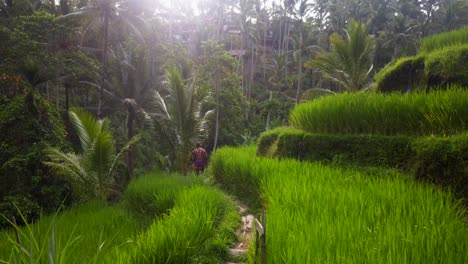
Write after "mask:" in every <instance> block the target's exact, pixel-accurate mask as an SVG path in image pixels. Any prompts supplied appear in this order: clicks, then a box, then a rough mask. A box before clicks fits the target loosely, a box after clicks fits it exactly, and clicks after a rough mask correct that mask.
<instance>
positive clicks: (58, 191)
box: [0, 92, 73, 227]
mask: <svg viewBox="0 0 468 264" xmlns="http://www.w3.org/2000/svg"><path fill="white" fill-rule="evenodd" d="M0 134H1V135H2V136H1V138H0V164H1V166H0V204H1V205H0V207H2V213H5V214H7V217H8V218H10V217H12V216H14V217H15V218H16V219H17V220H18V221H20V219H21V217H20V216H19V215H18V214H17V210H16V208H15V207H14V206H13V203H11V202H10V201H9V200H8V199H12V197H28V198H27V201H25V202H26V203H25V204H18V206H20V207H21V209H23V210H25V211H24V212H25V216H26V220H27V221H31V220H33V219H34V218H35V217H37V216H38V215H39V213H40V209H42V210H44V211H45V212H53V211H55V210H56V209H57V208H58V207H59V206H60V205H61V204H62V203H63V202H64V201H65V204H70V203H71V201H72V198H73V197H72V196H73V193H72V192H71V188H70V187H69V184H68V182H67V181H65V180H64V179H63V178H61V177H60V176H59V175H58V174H56V173H54V172H52V171H50V169H49V168H48V167H47V166H45V165H44V164H43V162H44V161H46V160H47V157H46V156H45V155H44V154H43V150H44V149H45V148H46V147H48V146H54V147H57V148H65V149H66V148H68V145H67V144H66V142H65V129H64V127H63V123H62V120H61V118H60V116H59V114H58V112H57V111H56V110H55V109H54V108H53V107H52V106H51V105H50V104H49V103H48V102H47V101H46V100H45V99H43V98H42V97H40V96H38V95H34V94H33V93H32V92H29V93H28V94H27V95H21V96H16V97H13V98H7V97H5V96H0ZM8 197H9V198H8ZM66 197H67V199H66ZM15 199H17V198H14V199H13V200H15ZM25 199H26V198H25ZM23 205H24V206H23ZM26 207H27V208H26ZM5 225H7V223H6V221H5V220H4V219H3V218H0V227H2V226H5Z"/></svg>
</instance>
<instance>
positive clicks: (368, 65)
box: [308, 20, 375, 92]
mask: <svg viewBox="0 0 468 264" xmlns="http://www.w3.org/2000/svg"><path fill="white" fill-rule="evenodd" d="M330 43H331V49H332V50H331V52H329V53H322V54H319V55H318V56H317V57H316V58H315V60H314V61H312V62H309V63H308V66H309V67H312V68H313V67H317V68H319V69H320V70H321V71H322V72H323V74H324V77H326V78H329V79H330V80H332V81H333V82H336V83H338V84H339V85H340V86H342V87H343V88H344V89H345V90H347V91H351V92H352V91H359V90H363V89H367V88H368V87H369V86H368V85H369V81H370V80H371V75H370V74H371V71H372V69H373V67H374V65H373V60H374V52H375V40H374V38H373V37H372V36H369V35H368V29H367V27H366V26H365V25H364V24H361V23H359V22H356V21H354V20H353V21H351V24H350V27H349V29H348V30H347V31H346V37H345V38H344V39H343V38H342V37H341V36H340V35H338V34H337V33H334V34H333V35H331V36H330Z"/></svg>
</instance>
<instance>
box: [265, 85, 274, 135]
mask: <svg viewBox="0 0 468 264" xmlns="http://www.w3.org/2000/svg"><path fill="white" fill-rule="evenodd" d="M272 99H273V92H272V91H271V90H270V100H269V101H270V102H271V100H272ZM270 115H271V110H268V114H267V121H266V127H265V131H268V130H270Z"/></svg>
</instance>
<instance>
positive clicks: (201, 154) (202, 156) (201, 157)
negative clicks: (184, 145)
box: [192, 143, 208, 175]
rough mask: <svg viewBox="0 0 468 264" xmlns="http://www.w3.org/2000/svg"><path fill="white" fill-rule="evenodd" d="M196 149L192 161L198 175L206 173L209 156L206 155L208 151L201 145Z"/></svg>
mask: <svg viewBox="0 0 468 264" xmlns="http://www.w3.org/2000/svg"><path fill="white" fill-rule="evenodd" d="M196 147H197V148H196V149H194V150H193V151H192V161H193V166H194V170H195V172H196V173H197V175H198V174H200V172H202V173H203V172H205V168H206V165H207V161H208V154H206V150H205V149H204V148H202V147H201V146H200V143H197V144H196Z"/></svg>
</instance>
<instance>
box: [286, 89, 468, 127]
mask: <svg viewBox="0 0 468 264" xmlns="http://www.w3.org/2000/svg"><path fill="white" fill-rule="evenodd" d="M290 122H291V124H292V125H293V126H294V127H296V128H300V129H303V130H305V131H308V132H316V133H343V134H345V133H355V134H383V135H397V134H404V135H431V134H439V135H449V134H456V133H460V132H464V131H465V130H467V125H468V91H467V90H466V89H463V88H461V87H458V86H456V85H454V86H452V87H451V88H450V89H448V90H436V91H431V92H429V93H422V92H420V93H411V94H405V95H401V94H398V93H394V94H390V95H383V94H375V93H354V94H339V95H335V96H328V97H323V98H319V99H317V100H314V101H311V102H308V103H304V104H300V105H298V106H297V107H296V108H295V109H294V110H293V111H292V112H291V115H290Z"/></svg>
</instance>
